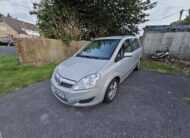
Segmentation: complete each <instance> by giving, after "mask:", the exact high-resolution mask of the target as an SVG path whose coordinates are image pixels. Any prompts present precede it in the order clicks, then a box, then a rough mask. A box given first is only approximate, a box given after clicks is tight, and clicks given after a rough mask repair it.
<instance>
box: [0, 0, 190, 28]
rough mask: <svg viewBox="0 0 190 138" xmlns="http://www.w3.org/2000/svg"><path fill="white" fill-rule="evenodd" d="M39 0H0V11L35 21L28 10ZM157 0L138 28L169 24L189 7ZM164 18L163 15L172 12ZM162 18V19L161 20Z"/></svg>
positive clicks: (185, 0)
mask: <svg viewBox="0 0 190 138" xmlns="http://www.w3.org/2000/svg"><path fill="white" fill-rule="evenodd" d="M34 1H39V0H0V13H2V14H4V15H7V13H10V15H11V16H12V17H14V18H18V19H20V20H24V21H28V22H31V23H36V17H35V16H34V15H33V16H31V15H30V14H29V11H30V10H32V2H34ZM152 1H158V5H157V7H156V8H154V9H152V10H150V11H149V13H150V16H149V20H150V21H149V22H146V23H144V24H142V25H140V28H142V27H144V26H146V25H164V24H166V25H167V24H170V23H171V22H173V21H176V20H178V19H179V12H178V11H180V10H181V9H182V8H183V9H190V0H152ZM175 12H178V13H176V14H174V15H173V16H170V17H168V18H166V19H163V18H164V17H166V16H168V15H170V14H173V13H175ZM187 14H188V12H187V11H186V12H184V14H183V18H185V17H186V15H187ZM162 19H163V20H162Z"/></svg>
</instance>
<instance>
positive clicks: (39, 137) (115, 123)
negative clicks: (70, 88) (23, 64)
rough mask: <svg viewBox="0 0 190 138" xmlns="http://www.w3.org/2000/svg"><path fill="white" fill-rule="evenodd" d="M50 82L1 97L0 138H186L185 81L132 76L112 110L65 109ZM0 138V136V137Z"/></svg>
mask: <svg viewBox="0 0 190 138" xmlns="http://www.w3.org/2000/svg"><path fill="white" fill-rule="evenodd" d="M49 83H50V82H49V80H47V81H44V82H41V83H38V84H34V85H31V86H30V87H28V88H24V89H20V90H17V91H15V92H13V93H11V94H8V95H4V96H1V97H0V131H1V134H2V137H3V138H94V137H95V138H115V137H118V138H189V137H190V105H188V104H187V103H185V102H184V100H183V98H184V97H187V96H190V78H189V77H183V76H178V75H169V74H162V73H157V72H150V71H142V70H141V71H138V72H133V73H132V74H131V75H130V76H129V77H128V78H127V79H126V80H125V81H124V82H123V83H122V84H121V86H120V89H119V93H118V96H117V97H116V99H115V101H114V102H112V103H111V104H103V103H101V104H99V105H96V106H94V107H86V108H77V107H70V106H66V105H64V104H62V103H61V102H59V101H58V100H57V99H56V98H55V97H54V96H53V94H52V93H51V90H50V85H49ZM1 134H0V136H1Z"/></svg>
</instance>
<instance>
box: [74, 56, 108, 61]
mask: <svg viewBox="0 0 190 138" xmlns="http://www.w3.org/2000/svg"><path fill="white" fill-rule="evenodd" d="M77 57H84V58H92V59H101V60H108V58H104V57H94V56H87V55H77Z"/></svg>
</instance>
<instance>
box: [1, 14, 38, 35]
mask: <svg viewBox="0 0 190 138" xmlns="http://www.w3.org/2000/svg"><path fill="white" fill-rule="evenodd" d="M0 22H5V23H6V24H8V25H9V26H10V27H12V28H13V29H14V30H15V31H17V32H18V33H19V34H26V32H25V31H23V29H27V30H32V31H39V28H38V27H37V26H36V25H34V24H31V23H27V22H24V21H20V20H17V19H14V18H11V17H1V18H0Z"/></svg>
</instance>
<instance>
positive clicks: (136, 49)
mask: <svg viewBox="0 0 190 138" xmlns="http://www.w3.org/2000/svg"><path fill="white" fill-rule="evenodd" d="M131 45H132V47H133V60H134V62H133V68H135V67H136V66H137V64H138V63H139V61H140V58H141V56H142V47H141V46H140V43H139V41H138V39H136V38H132V39H131Z"/></svg>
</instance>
